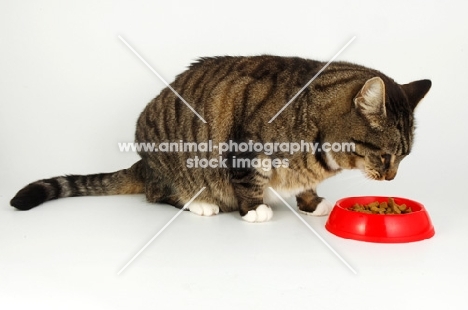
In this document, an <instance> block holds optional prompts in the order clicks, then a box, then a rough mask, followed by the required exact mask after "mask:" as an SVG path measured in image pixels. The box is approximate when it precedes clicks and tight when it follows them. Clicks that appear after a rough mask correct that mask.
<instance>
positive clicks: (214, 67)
mask: <svg viewBox="0 0 468 310" xmlns="http://www.w3.org/2000/svg"><path fill="white" fill-rule="evenodd" d="M323 66H324V63H322V62H318V61H313V60H306V59H301V58H297V57H276V56H256V57H214V58H204V59H201V60H200V61H198V62H196V63H194V64H193V65H191V67H190V68H189V69H188V70H187V71H185V72H183V73H182V74H180V75H179V76H177V78H176V79H175V81H174V82H173V83H172V84H171V86H172V87H173V88H174V89H175V90H176V91H177V92H178V93H179V94H180V95H181V96H182V97H183V98H184V99H185V100H186V101H187V102H188V103H189V104H190V105H191V106H192V107H193V108H194V109H195V110H196V111H197V112H198V113H199V114H200V115H202V116H203V118H204V119H205V120H206V121H207V123H203V122H202V121H201V120H200V119H199V118H198V117H197V116H196V115H195V114H194V113H193V112H192V111H191V110H190V109H189V108H187V107H186V106H185V104H184V103H183V102H182V101H181V100H180V99H179V98H178V97H177V96H176V95H175V94H174V93H173V92H172V91H171V90H170V89H169V88H165V89H163V90H162V91H161V93H160V94H159V95H158V96H157V97H156V98H155V99H153V100H152V101H151V102H150V103H149V104H148V105H147V107H146V108H145V110H144V111H143V112H142V113H141V115H140V117H139V119H138V122H137V130H136V142H156V143H160V142H179V141H180V140H182V141H184V142H208V141H209V140H212V141H213V144H214V145H216V144H217V143H219V142H227V141H229V140H233V141H236V142H238V143H239V142H248V141H249V140H253V141H254V142H262V143H266V142H299V141H301V140H303V141H307V142H319V143H324V142H330V143H331V142H354V143H356V150H355V152H339V153H338V152H337V153H332V154H331V156H332V158H333V160H330V159H329V158H327V156H326V154H324V153H323V152H317V153H315V154H312V153H311V152H297V153H295V154H292V155H291V154H289V153H287V152H277V153H274V154H273V155H271V156H266V155H264V154H255V153H254V152H250V153H249V152H244V153H240V152H230V153H226V154H223V157H224V158H229V159H232V156H236V157H237V158H250V159H252V158H256V157H260V158H265V157H270V158H280V159H288V161H289V167H287V168H277V169H272V170H269V171H265V170H263V169H261V168H257V169H255V168H250V169H248V168H244V169H240V168H234V167H232V166H229V167H228V168H204V169H203V168H189V167H187V159H189V158H193V157H194V156H198V157H199V158H218V153H217V152H216V151H215V152H212V153H209V152H208V153H203V152H191V153H183V152H140V156H141V158H142V159H141V160H140V161H139V162H137V163H136V164H135V165H133V166H132V167H131V168H129V169H126V170H121V171H118V172H115V173H110V174H97V175H91V176H64V177H58V178H52V179H45V180H40V181H37V182H34V183H31V184H30V185H28V186H26V187H25V188H24V189H22V190H21V191H20V192H19V193H18V194H17V195H16V196H15V198H13V199H12V201H11V204H12V205H13V206H15V207H17V208H19V209H30V208H32V207H34V206H36V205H38V204H40V203H42V202H44V201H47V200H50V199H55V198H61V197H69V196H83V195H106V194H107V195H109V194H128V193H142V192H144V193H145V195H146V197H147V199H148V201H149V202H154V203H156V202H163V203H169V204H172V205H174V206H176V207H179V208H180V207H182V206H184V204H186V203H187V202H188V201H189V200H190V199H191V198H192V197H193V196H194V194H195V193H197V192H198V191H199V190H200V189H201V188H202V187H206V189H205V190H204V191H203V192H202V193H201V194H200V196H199V197H197V201H203V202H207V203H211V204H215V205H218V206H219V208H220V210H221V211H224V212H229V211H234V210H239V212H240V214H241V215H242V216H244V215H245V214H246V213H247V212H248V211H250V210H255V209H256V208H257V206H258V205H260V204H262V203H263V193H264V190H265V189H266V188H267V186H272V187H273V188H275V189H277V190H281V191H286V192H287V191H290V192H295V193H296V195H297V202H298V206H299V208H300V209H301V210H302V211H306V212H312V211H314V210H315V208H316V206H317V205H318V204H319V203H320V202H321V201H322V198H320V197H318V196H317V194H316V192H315V188H316V187H317V185H318V184H319V183H320V182H321V181H323V180H324V179H326V178H328V177H331V176H333V175H335V174H337V173H338V172H339V171H341V169H355V168H359V169H362V170H364V171H365V173H366V175H367V176H369V177H370V178H372V179H377V180H384V179H387V180H390V179H393V178H394V177H395V175H396V171H397V168H398V164H399V162H400V161H401V159H403V157H404V156H406V155H407V154H409V152H410V150H411V145H412V141H413V130H414V124H413V111H414V108H415V107H416V105H417V104H418V102H419V101H420V100H421V99H422V98H423V97H424V95H425V94H426V93H427V92H428V91H429V88H430V86H431V83H430V81H428V80H422V81H417V82H413V83H410V84H406V85H399V84H397V83H395V82H394V81H393V80H392V79H390V78H389V77H387V76H385V75H384V74H382V73H380V72H379V71H376V70H373V69H368V68H365V67H362V66H359V65H355V64H351V63H346V62H335V63H332V64H331V65H330V66H329V67H328V68H327V69H326V70H324V71H323V72H322V73H321V74H320V75H319V76H318V77H317V79H315V80H314V81H313V83H311V84H310V85H309V86H308V87H307V88H306V89H305V90H304V91H303V92H302V93H301V94H300V95H299V96H298V97H297V98H296V99H295V100H294V101H293V102H292V103H291V104H290V105H289V106H288V107H287V108H286V109H285V110H284V111H283V112H282V113H281V114H279V116H278V117H277V118H276V119H274V120H273V121H272V122H271V123H268V121H269V120H270V119H271V118H272V117H273V116H274V115H275V114H276V113H277V112H278V111H279V110H280V109H281V108H283V106H284V105H285V104H286V103H287V102H288V101H289V100H290V99H291V98H292V97H293V96H294V95H295V94H296V93H297V92H298V91H299V90H300V89H301V88H302V87H303V86H304V85H305V84H306V83H307V82H308V81H309V80H310V79H311V77H313V76H314V75H315V74H316V73H317V72H318V71H319V70H320V69H321V68H322V67H323ZM379 91H380V92H379ZM333 161H334V162H335V164H338V166H339V167H335V166H334V164H333ZM230 162H231V160H228V163H230Z"/></svg>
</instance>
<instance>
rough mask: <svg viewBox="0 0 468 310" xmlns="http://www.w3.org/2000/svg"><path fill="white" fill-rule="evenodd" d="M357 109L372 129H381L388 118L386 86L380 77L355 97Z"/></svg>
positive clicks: (367, 84) (365, 86) (375, 78)
mask: <svg viewBox="0 0 468 310" xmlns="http://www.w3.org/2000/svg"><path fill="white" fill-rule="evenodd" d="M354 105H355V107H356V109H357V110H358V111H359V113H361V115H362V116H364V117H365V118H366V119H367V120H368V121H369V123H370V124H371V126H372V127H380V124H381V123H382V121H383V120H384V119H385V117H386V116H387V112H386V110H385V84H384V82H383V80H382V79H381V78H380V77H373V78H371V79H369V80H367V81H366V83H365V84H364V86H363V87H362V88H361V90H360V91H359V92H358V94H357V95H356V97H354Z"/></svg>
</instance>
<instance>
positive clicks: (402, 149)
mask: <svg viewBox="0 0 468 310" xmlns="http://www.w3.org/2000/svg"><path fill="white" fill-rule="evenodd" d="M430 88H431V81H430V80H420V81H415V82H412V83H409V84H405V85H399V84H397V83H395V82H394V81H392V80H391V79H389V78H387V77H385V76H383V77H378V76H377V77H373V78H370V79H368V80H367V81H366V82H365V83H364V85H363V86H362V88H361V89H360V90H359V92H358V93H357V94H356V95H355V97H354V99H353V102H352V104H351V105H352V106H351V112H350V113H349V114H348V115H349V118H347V119H345V121H349V122H351V124H348V125H349V126H347V128H348V129H349V130H347V132H346V133H345V136H346V137H345V138H346V139H347V140H348V141H351V142H353V143H354V150H352V151H350V152H341V153H337V154H336V155H337V158H336V159H337V162H338V163H339V165H340V166H341V167H342V168H348V169H353V168H358V169H361V170H362V171H363V172H364V173H365V175H366V176H367V177H369V178H371V179H374V180H393V179H394V178H395V176H396V174H397V170H398V165H399V163H400V162H401V160H402V159H403V158H404V157H405V156H407V155H408V154H409V153H410V151H411V147H412V145H413V134H414V116H413V113H414V109H415V108H416V106H417V105H418V103H419V102H420V101H421V99H422V98H423V97H424V96H425V95H426V93H427V92H428V91H429V89H430Z"/></svg>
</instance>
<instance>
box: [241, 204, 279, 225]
mask: <svg viewBox="0 0 468 310" xmlns="http://www.w3.org/2000/svg"><path fill="white" fill-rule="evenodd" d="M272 217H273V211H272V210H271V208H270V207H269V206H267V205H266V204H261V205H259V206H258V207H257V208H256V209H255V210H250V211H249V212H247V214H246V215H244V216H243V217H242V219H243V220H244V221H247V222H249V223H261V222H267V221H269V220H271V218H272Z"/></svg>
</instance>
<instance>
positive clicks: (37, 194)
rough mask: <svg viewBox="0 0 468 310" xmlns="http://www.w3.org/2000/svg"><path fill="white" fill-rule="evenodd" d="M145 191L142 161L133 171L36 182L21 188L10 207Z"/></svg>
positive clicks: (132, 168)
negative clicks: (69, 198)
mask: <svg viewBox="0 0 468 310" xmlns="http://www.w3.org/2000/svg"><path fill="white" fill-rule="evenodd" d="M144 189H145V168H144V164H143V161H142V160H140V161H138V162H137V163H135V164H134V165H133V166H131V167H130V168H129V169H124V170H119V171H116V172H112V173H98V174H89V175H67V176H60V177H55V178H50V179H44V180H39V181H36V182H33V183H31V184H28V185H26V186H25V187H24V188H23V189H21V190H20V191H19V192H18V193H17V194H16V195H15V197H13V199H12V200H11V201H10V204H11V205H12V206H13V207H15V208H17V209H20V210H29V209H32V208H34V207H36V206H38V205H40V204H42V203H44V202H46V201H49V200H52V199H58V198H65V197H77V196H101V195H122V194H139V193H143V192H144Z"/></svg>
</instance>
